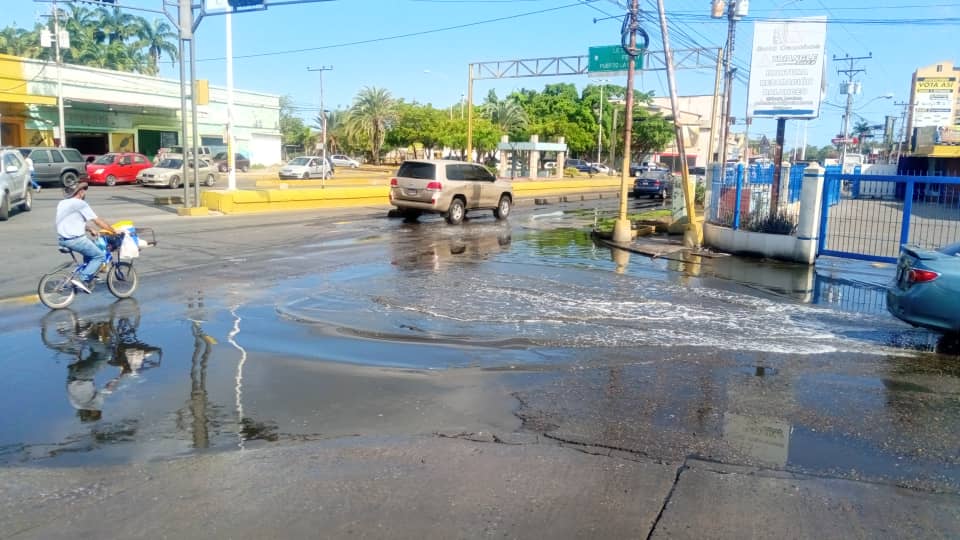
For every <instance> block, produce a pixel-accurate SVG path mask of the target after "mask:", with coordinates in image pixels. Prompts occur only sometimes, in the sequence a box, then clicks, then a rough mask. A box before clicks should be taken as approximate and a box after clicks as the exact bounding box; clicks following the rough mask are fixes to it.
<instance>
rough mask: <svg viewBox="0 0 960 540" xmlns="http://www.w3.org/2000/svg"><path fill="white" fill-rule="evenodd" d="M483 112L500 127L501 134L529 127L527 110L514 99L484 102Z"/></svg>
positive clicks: (485, 116) (484, 115)
mask: <svg viewBox="0 0 960 540" xmlns="http://www.w3.org/2000/svg"><path fill="white" fill-rule="evenodd" d="M481 114H482V115H483V117H484V118H487V119H488V120H490V122H491V123H493V124H494V125H496V126H497V127H499V128H500V133H501V134H506V133H516V132H518V131H523V130H524V129H526V128H527V123H528V120H527V112H526V111H524V110H523V107H521V106H520V104H519V103H517V101H516V100H514V99H510V98H507V99H504V100H502V101H496V102H490V101H488V102H487V103H484V105H483V108H482V110H481Z"/></svg>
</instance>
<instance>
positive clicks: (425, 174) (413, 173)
mask: <svg viewBox="0 0 960 540" xmlns="http://www.w3.org/2000/svg"><path fill="white" fill-rule="evenodd" d="M397 176H401V177H403V178H417V179H419V180H436V179H437V166H436V165H434V164H433V163H420V162H416V161H406V162H404V163H403V165H400V170H398V171H397Z"/></svg>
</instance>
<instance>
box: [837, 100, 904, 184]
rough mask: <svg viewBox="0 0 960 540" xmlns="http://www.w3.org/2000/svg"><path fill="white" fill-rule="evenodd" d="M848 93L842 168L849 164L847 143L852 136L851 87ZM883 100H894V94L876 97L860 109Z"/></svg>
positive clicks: (844, 122)
mask: <svg viewBox="0 0 960 540" xmlns="http://www.w3.org/2000/svg"><path fill="white" fill-rule="evenodd" d="M855 84H856V85H857V86H858V87H859V84H860V83H855ZM847 92H848V93H847V106H846V110H845V111H844V113H843V133H841V135H842V140H843V149H842V150H841V152H840V166H841V167H843V166H845V165H846V163H847V141H848V140H849V138H850V137H849V135H850V134H849V133H848V131H849V130H850V113H852V112H853V94H852V93H850V92H851V89H850V88H849V87H848V88H847ZM881 99H893V94H892V93H889V92H888V93H886V94H883V95H881V96H877V97H875V98H873V99H871V100H869V101H867V102H866V103H864V104H862V105H860V107H859V108H860V109H863V108H864V107H866V106H867V105H869V104H871V103H873V102H874V101H877V100H881Z"/></svg>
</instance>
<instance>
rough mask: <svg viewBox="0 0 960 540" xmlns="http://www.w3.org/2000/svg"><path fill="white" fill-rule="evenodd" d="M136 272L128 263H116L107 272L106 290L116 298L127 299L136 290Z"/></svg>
mask: <svg viewBox="0 0 960 540" xmlns="http://www.w3.org/2000/svg"><path fill="white" fill-rule="evenodd" d="M137 283H138V281H137V271H136V270H135V269H134V268H133V265H132V264H130V263H128V262H121V263H117V264H116V266H114V267H112V268H110V270H108V271H107V288H108V289H110V292H111V293H113V295H114V296H116V297H117V298H129V297H130V295H132V294H133V291H135V290H137Z"/></svg>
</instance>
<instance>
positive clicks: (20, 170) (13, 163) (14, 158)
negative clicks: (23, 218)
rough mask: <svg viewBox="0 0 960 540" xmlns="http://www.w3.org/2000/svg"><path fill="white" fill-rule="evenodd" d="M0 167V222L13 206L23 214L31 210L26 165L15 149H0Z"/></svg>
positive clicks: (31, 198)
mask: <svg viewBox="0 0 960 540" xmlns="http://www.w3.org/2000/svg"><path fill="white" fill-rule="evenodd" d="M0 167H2V168H0V221H6V220H7V219H9V218H10V210H11V209H12V208H13V207H14V206H19V207H20V209H21V210H23V211H24V212H29V211H30V209H31V208H33V192H32V191H30V171H29V170H28V169H27V163H26V162H25V161H24V160H23V157H22V156H21V155H20V152H18V151H17V149H16V148H0Z"/></svg>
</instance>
